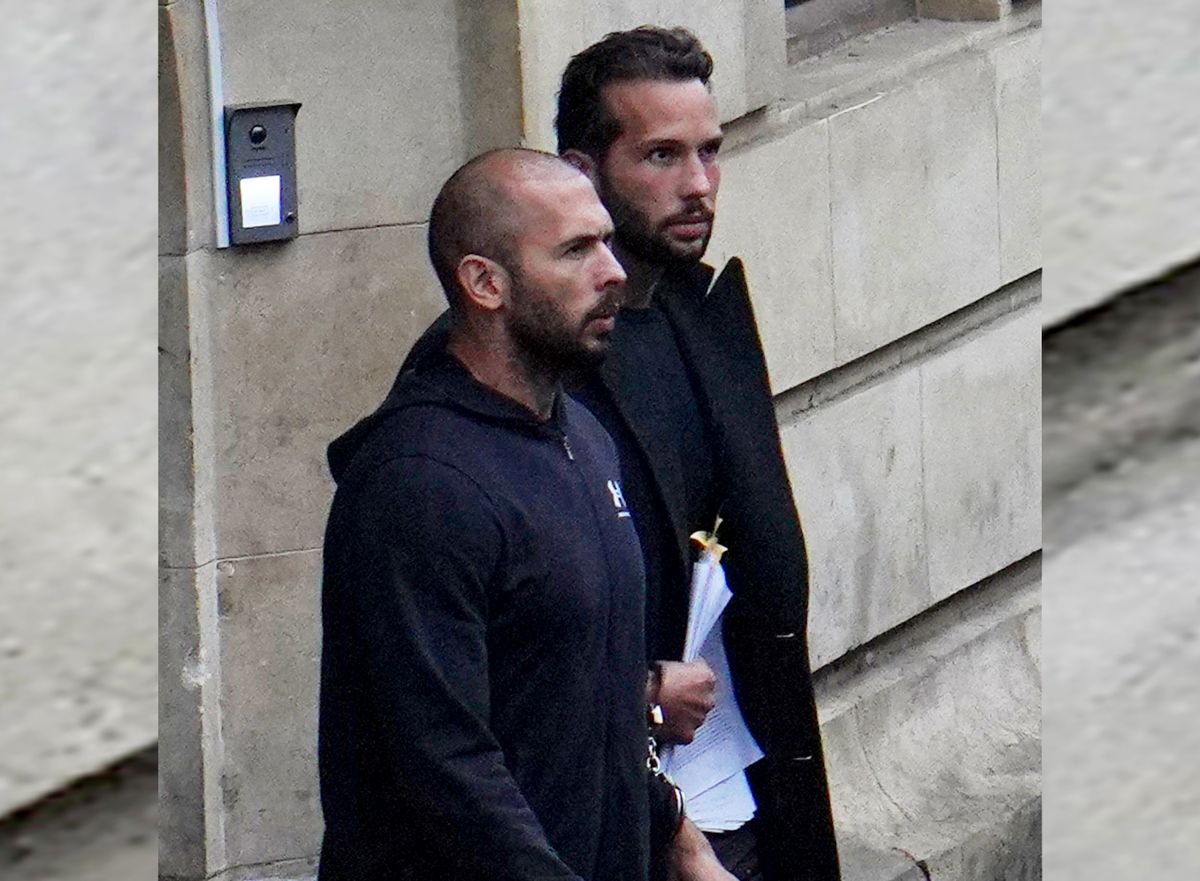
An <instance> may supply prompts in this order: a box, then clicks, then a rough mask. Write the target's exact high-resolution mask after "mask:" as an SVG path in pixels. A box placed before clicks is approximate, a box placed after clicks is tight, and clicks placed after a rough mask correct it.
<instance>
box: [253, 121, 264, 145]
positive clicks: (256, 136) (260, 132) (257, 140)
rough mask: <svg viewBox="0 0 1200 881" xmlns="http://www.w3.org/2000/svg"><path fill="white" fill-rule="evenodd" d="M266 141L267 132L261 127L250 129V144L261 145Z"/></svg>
mask: <svg viewBox="0 0 1200 881" xmlns="http://www.w3.org/2000/svg"><path fill="white" fill-rule="evenodd" d="M266 139H267V130H266V129H265V128H263V127H262V126H261V125H256V126H254V128H252V129H250V143H251V144H261V143H262V142H263V141H265V140H266Z"/></svg>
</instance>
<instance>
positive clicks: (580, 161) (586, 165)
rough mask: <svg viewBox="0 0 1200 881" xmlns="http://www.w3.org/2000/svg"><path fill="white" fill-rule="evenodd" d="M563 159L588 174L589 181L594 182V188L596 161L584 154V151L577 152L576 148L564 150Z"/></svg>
mask: <svg viewBox="0 0 1200 881" xmlns="http://www.w3.org/2000/svg"><path fill="white" fill-rule="evenodd" d="M562 159H563V160H564V161H565V162H567V163H569V164H570V165H573V166H575V167H576V168H578V169H579V170H580V171H582V172H583V173H584V174H586V175H587V178H588V180H590V181H591V182H592V186H595V185H596V160H595V159H593V158H592V157H591V156H589V155H588V154H587V153H584V152H583V151H582V150H576V149H574V148H571V149H570V150H564V151H563V153H562Z"/></svg>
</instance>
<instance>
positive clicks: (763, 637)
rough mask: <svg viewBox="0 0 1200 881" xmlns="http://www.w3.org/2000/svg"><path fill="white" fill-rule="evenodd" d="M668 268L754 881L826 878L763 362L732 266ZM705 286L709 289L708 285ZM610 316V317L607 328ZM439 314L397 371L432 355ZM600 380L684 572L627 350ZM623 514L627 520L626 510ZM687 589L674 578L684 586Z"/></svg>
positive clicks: (803, 581) (785, 509) (670, 489)
mask: <svg viewBox="0 0 1200 881" xmlns="http://www.w3.org/2000/svg"><path fill="white" fill-rule="evenodd" d="M713 274H714V272H713V269H712V267H709V266H706V265H704V264H702V263H697V264H694V265H693V266H690V267H680V268H677V269H675V270H674V271H673V272H672V273H671V274H669V275H668V276H667V277H665V278H664V279H663V280H662V282H660V284H659V288H658V290H657V292H656V295H655V296H656V299H657V302H658V303H659V306H660V308H661V309H662V311H663V312H664V313H665V314H666V316H667V318H668V320H669V321H670V323H671V326H672V328H673V330H674V333H675V338H676V342H677V344H678V346H679V349H680V353H681V355H682V356H683V360H684V362H685V364H686V366H687V368H688V370H689V371H690V373H691V379H692V381H693V384H694V386H695V388H696V390H697V395H698V398H699V400H698V405H699V407H700V409H701V413H702V414H703V416H704V418H705V420H706V422H707V424H708V426H709V428H710V429H711V431H710V438H711V442H712V444H713V448H714V450H713V452H714V459H715V467H716V471H717V481H718V483H719V484H720V485H719V486H718V487H717V492H716V497H717V500H718V504H719V505H720V511H721V516H722V518H723V523H722V525H721V543H722V544H724V545H726V546H728V547H729V548H730V551H729V553H728V554H727V555H726V556H725V558H724V560H723V563H724V566H725V572H726V577H727V579H728V584H729V588H730V590H731V591H732V592H733V599H732V600H731V601H730V605H729V607H728V609H727V610H726V614H725V616H724V621H725V625H724V628H725V629H724V633H725V646H726V651H727V655H728V658H729V664H730V671H731V674H732V676H733V684H734V690H735V692H736V693H737V698H738V705H739V707H740V708H741V710H742V714H743V716H744V718H745V720H746V724H747V726H748V727H749V728H750V731H751V733H752V734H753V735H754V737H755V740H757V741H758V744H759V746H760V747H761V748H762V750H763V752H764V753H765V758H764V759H763V760H761V761H760V762H758V763H757V764H755V765H754V766H753V767H751V768H750V769H748V771H747V776H748V777H749V780H750V786H751V789H752V790H753V792H754V797H755V801H756V802H757V805H758V812H757V818H758V821H759V830H760V836H759V851H760V858H761V860H762V861H763V864H764V871H765V878H766V879H767V881H837V879H839V878H840V870H839V866H838V854H837V842H836V838H835V835H834V830H833V818H832V814H831V811H830V804H829V788H828V783H827V780H826V775H825V758H824V752H823V750H822V747H821V733H820V727H819V725H818V722H817V711H816V702H815V700H814V696H813V685H812V672H811V669H810V667H809V661H808V633H807V623H808V560H807V554H806V550H805V545H804V536H803V533H802V531H801V528H800V519H799V516H798V515H797V513H796V507H795V503H794V501H793V498H792V491H791V485H790V483H789V481H788V476H787V470H786V467H785V465H784V461H783V453H782V449H781V447H780V442H779V428H778V425H777V424H776V421H775V409H774V404H773V403H772V397H771V391H770V385H769V382H768V379H767V368H766V361H765V358H764V356H763V351H762V343H761V340H760V339H759V335H758V325H757V323H756V322H755V319H754V311H753V308H752V306H751V303H750V294H749V290H748V288H747V286H746V278H745V273H744V271H743V268H742V263H741V261H740V260H738V259H737V258H734V259H733V260H730V261H729V264H728V265H727V266H726V267H725V269H724V270H723V271H722V273H721V275H720V277H719V278H717V280H716V281H715V282H712V278H713ZM710 282H711V287H710ZM618 320H619V319H618ZM447 328H448V322H447V321H446V316H443V317H442V318H441V319H439V321H438V322H436V323H435V324H434V325H433V327H431V328H430V330H429V331H428V332H427V333H426V334H425V336H423V337H422V338H421V340H420V341H418V343H417V345H416V346H414V348H413V351H412V353H411V354H410V355H409V358H408V360H407V361H406V362H405V367H404V368H402V370H401V375H402V376H403V372H404V370H406V369H408V368H410V367H411V366H413V365H415V364H418V363H420V361H421V360H422V359H423V358H425V357H426V356H427V355H428V353H430V352H434V351H437V350H439V349H440V348H441V347H442V342H441V341H442V340H443V339H444V336H445V333H446V330H447ZM599 373H600V378H601V380H602V382H603V384H604V385H605V387H606V388H607V389H608V391H609V393H610V395H611V398H612V400H613V402H614V403H615V405H616V407H617V409H618V410H619V411H620V413H621V415H622V416H623V417H624V419H625V422H626V424H627V425H628V426H629V428H630V430H631V432H632V434H633V436H634V438H635V440H636V441H637V443H638V445H639V446H640V447H641V449H642V451H643V452H644V453H645V456H646V458H647V460H648V462H649V465H650V470H651V471H652V472H653V473H654V477H655V482H656V484H657V487H656V488H657V490H658V493H659V495H660V498H661V500H662V503H663V506H662V507H663V509H664V510H666V511H668V512H669V516H670V519H671V524H670V525H671V531H672V533H673V534H674V536H675V539H676V542H675V544H676V549H677V551H678V558H677V559H676V560H675V561H673V565H672V566H671V567H670V568H672V569H673V570H674V571H676V572H683V573H686V572H688V571H689V570H690V566H691V560H692V556H691V553H692V552H691V550H690V548H689V545H688V536H689V534H690V530H689V525H688V523H687V522H686V516H687V515H686V503H685V476H684V473H683V471H682V467H683V465H682V463H681V462H679V461H678V457H677V456H676V455H674V454H673V451H674V450H675V449H676V439H675V438H673V437H670V436H669V435H668V431H669V427H668V426H665V425H663V424H662V422H661V420H660V419H659V418H658V413H657V410H656V405H655V403H654V401H653V399H652V398H649V397H648V396H646V395H645V394H644V393H643V389H644V388H645V384H646V382H647V376H646V372H645V370H644V369H643V368H642V365H640V364H639V363H638V361H637V360H636V357H634V353H632V352H629V351H625V350H622V349H620V348H619V347H613V349H612V350H611V351H610V352H609V354H608V356H607V357H606V358H605V361H604V363H603V364H602V365H601V367H600V370H599ZM635 515H636V514H635ZM683 583H684V584H686V580H684V581H683Z"/></svg>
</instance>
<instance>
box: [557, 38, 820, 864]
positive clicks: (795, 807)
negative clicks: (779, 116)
mask: <svg viewBox="0 0 1200 881" xmlns="http://www.w3.org/2000/svg"><path fill="white" fill-rule="evenodd" d="M712 66H713V65H712V59H711V57H710V56H709V54H708V53H707V52H706V51H705V50H704V48H703V46H702V45H701V44H700V42H699V41H698V40H697V39H696V38H695V37H694V36H693V35H692V34H690V33H689V32H688V31H686V30H683V29H680V28H676V29H672V30H666V29H661V28H652V27H643V28H637V29H635V30H632V31H626V32H622V33H614V34H610V35H608V36H607V37H605V38H604V39H603V40H601V41H600V42H598V43H596V44H594V45H592V46H590V47H589V48H587V49H585V50H584V51H583V52H581V53H579V54H578V55H576V56H575V57H574V58H572V59H571V62H570V63H569V64H568V66H567V69H566V71H565V72H564V74H563V78H562V88H561V90H560V93H559V103H558V116H557V128H558V148H559V153H560V154H561V155H562V156H563V157H564V158H566V159H567V160H568V161H571V162H573V163H574V164H576V165H577V166H578V167H579V168H580V169H581V170H583V171H585V172H586V173H587V174H588V175H589V177H591V179H592V182H593V183H594V184H595V185H596V190H597V192H598V193H599V194H600V198H601V200H602V201H603V202H604V205H605V207H606V208H608V210H609V213H610V214H611V215H612V217H613V222H614V224H615V226H616V237H615V240H614V252H615V253H616V254H617V257H618V259H619V260H620V261H621V265H622V266H623V267H624V269H625V271H626V273H627V274H628V276H629V279H628V282H627V284H626V290H625V299H624V301H623V311H622V313H621V316H620V319H619V321H618V326H617V328H616V331H615V332H614V334H613V340H612V345H611V347H610V351H609V355H608V357H607V358H606V360H605V363H604V365H603V366H602V367H601V369H600V370H599V371H597V372H593V373H591V374H590V375H589V377H588V379H586V380H585V381H584V382H583V383H582V384H581V387H580V388H579V390H578V392H577V394H578V396H579V398H580V400H581V401H583V402H584V403H585V405H587V406H588V408H589V409H590V410H591V411H592V412H593V413H595V414H596V416H597V417H598V418H599V419H600V422H601V423H602V424H603V425H604V426H605V428H606V429H608V431H609V433H610V434H611V435H612V436H613V439H614V440H615V441H616V444H617V449H618V453H619V455H620V458H621V471H622V476H623V479H624V486H625V495H626V498H627V499H628V501H629V505H630V509H631V510H632V512H633V518H634V525H635V526H636V527H637V529H638V535H639V539H640V540H641V546H642V550H643V553H644V555H645V558H646V569H647V578H648V593H647V644H648V649H649V651H650V655H649V657H650V659H651V661H652V663H653V666H654V668H655V670H656V675H655V676H653V677H652V683H653V684H652V687H651V691H652V692H653V693H652V694H650V696H649V699H650V701H651V702H652V703H658V704H660V705H661V708H662V712H663V716H664V725H663V727H662V729H661V730H660V739H663V740H666V741H667V742H671V741H676V742H684V743H687V742H689V741H690V740H691V739H692V736H693V735H694V734H695V730H696V729H695V726H696V724H697V722H698V718H702V717H703V712H702V711H703V709H704V707H705V705H706V703H711V700H710V699H708V698H707V696H708V694H709V693H710V692H709V686H708V684H707V683H706V682H705V681H704V679H703V677H702V675H701V673H702V671H701V670H699V669H697V668H696V667H694V666H692V665H686V664H681V663H679V662H678V659H679V658H680V656H681V652H682V649H683V641H684V631H685V627H686V622H687V609H688V585H689V559H690V557H689V549H688V536H689V535H691V534H692V533H693V532H695V531H698V530H707V529H711V528H712V524H713V523H714V521H715V518H716V516H717V514H718V513H719V514H720V516H721V517H722V518H723V524H722V527H721V533H720V540H721V542H722V544H724V545H726V546H728V548H729V551H728V553H727V554H726V556H725V557H724V564H725V568H726V572H727V576H728V584H729V587H730V589H731V590H732V592H733V599H732V600H731V601H730V604H729V606H728V608H727V610H726V612H725V615H724V622H723V635H724V651H725V654H726V655H727V657H728V662H729V666H730V668H731V672H732V685H733V690H734V692H735V694H736V698H737V703H738V705H739V707H740V710H741V714H742V716H743V718H744V721H745V723H746V725H747V727H748V728H749V730H750V731H751V733H752V734H753V735H754V738H755V740H756V741H757V743H758V746H759V747H760V748H761V751H762V752H763V753H764V754H765V755H764V758H762V759H761V760H759V761H758V762H756V763H754V764H752V765H751V766H750V767H748V768H746V769H745V777H744V778H738V779H731V780H730V781H727V782H726V784H723V786H722V790H723V791H722V796H721V801H722V803H723V804H724V805H726V806H728V805H729V804H730V803H731V802H736V803H737V805H738V807H736V808H728V807H726V808H723V810H725V813H724V814H720V812H718V814H719V815H718V817H717V819H716V821H711V819H710V825H709V826H708V830H706V831H711V832H712V833H713V834H712V836H711V840H712V841H713V844H714V846H715V847H716V849H717V852H718V855H719V856H721V857H722V861H723V862H724V863H725V865H726V866H727V867H728V868H730V869H731V870H732V871H733V872H734V874H736V875H737V876H738V877H740V878H743V877H744V878H754V877H761V878H765V879H767V881H805V879H811V881H818V879H819V881H831V879H837V878H838V877H839V868H838V856H837V846H836V841H835V836H834V830H833V821H832V817H831V811H830V804H829V793H828V785H827V782H826V775H825V765H824V757H823V751H822V746H821V736H820V729H819V726H818V722H817V714H816V707H815V702H814V699H813V688H812V675H811V671H810V668H809V662H808V646H807V635H806V628H807V612H808V569H807V557H806V551H805V546H804V539H803V536H802V533H801V529H800V523H799V519H798V517H797V514H796V510H795V506H794V503H793V499H792V492H791V488H790V485H789V482H788V476H787V472H786V470H785V467H784V462H783V457H782V453H781V449H780V443H779V435H778V428H777V425H776V422H775V414H774V408H773V405H772V399H771V392H770V388H769V385H768V381H767V371H766V364H765V361H764V358H763V353H762V345H761V342H760V340H759V336H758V331H757V327H756V324H755V319H754V315H753V311H752V309H751V305H750V299H749V293H748V291H747V289H746V284H745V278H744V275H743V273H742V266H741V263H740V261H738V260H737V259H734V260H731V261H730V263H729V265H728V266H727V267H726V268H725V269H724V271H723V272H721V273H720V276H719V277H718V278H717V279H716V281H715V282H714V281H713V276H714V271H713V270H712V269H711V268H710V267H708V266H706V265H705V264H703V263H701V262H700V260H701V257H702V256H703V254H704V252H705V249H706V248H707V246H708V241H709V238H710V236H711V233H712V224H713V220H714V216H715V203H716V196H717V189H718V186H719V184H720V166H719V162H718V152H719V150H720V145H721V127H720V123H719V119H718V116H717V112H716V107H715V104H714V101H713V97H712V95H711V92H710V89H709V76H710V75H711V73H712ZM747 784H748V790H749V791H748V792H747V791H746V790H747ZM739 787H740V789H739ZM711 796H712V794H711V793H706V794H705V795H704V796H701V797H700V798H708V799H710V800H711ZM739 799H740V800H739ZM697 801H699V799H697ZM705 813H706V814H708V813H710V812H709V811H705ZM750 817H753V819H750ZM760 873H761V874H760Z"/></svg>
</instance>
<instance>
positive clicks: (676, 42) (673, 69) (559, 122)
mask: <svg viewBox="0 0 1200 881" xmlns="http://www.w3.org/2000/svg"><path fill="white" fill-rule="evenodd" d="M712 70H713V60H712V56H711V55H709V54H708V52H707V51H705V49H704V46H703V45H702V44H701V43H700V40H699V39H697V38H696V35H695V34H693V33H692V32H691V31H689V30H687V29H686V28H659V27H653V26H651V25H643V26H641V27H639V28H634V29H633V30H631V31H617V32H615V33H611V34H609V35H608V36H606V37H605V38H604V39H603V40H601V41H600V42H598V43H593V44H592V45H591V46H588V47H587V48H586V49H584V50H583V51H582V52H580V53H579V54H578V55H576V56H574V57H573V58H572V59H571V61H570V63H568V64H567V69H566V70H564V71H563V76H562V85H561V87H560V88H559V90H558V115H557V116H556V117H555V119H554V127H555V130H556V131H557V132H558V152H559V153H562V152H564V151H566V150H579V151H581V152H583V153H586V154H588V155H589V156H591V157H592V158H593V159H596V160H600V159H602V158H604V154H605V153H606V152H607V151H608V148H609V147H610V146H612V142H613V141H615V140H616V139H617V136H618V135H619V134H620V133H621V126H620V123H619V122H618V121H617V120H616V119H614V118H613V116H612V114H610V113H609V112H608V108H607V107H606V106H605V105H604V100H603V97H602V95H601V92H602V91H603V89H604V87H605V86H606V85H608V84H609V83H614V82H623V81H630V80H669V81H675V80H679V81H683V80H693V79H695V80H700V82H702V83H704V84H705V85H708V80H709V77H711V76H712Z"/></svg>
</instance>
